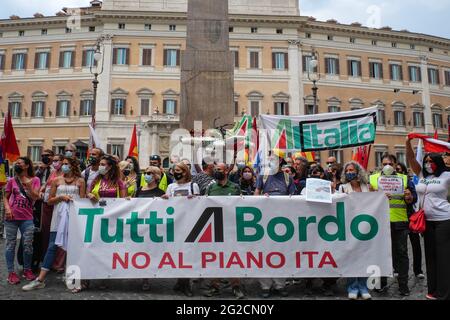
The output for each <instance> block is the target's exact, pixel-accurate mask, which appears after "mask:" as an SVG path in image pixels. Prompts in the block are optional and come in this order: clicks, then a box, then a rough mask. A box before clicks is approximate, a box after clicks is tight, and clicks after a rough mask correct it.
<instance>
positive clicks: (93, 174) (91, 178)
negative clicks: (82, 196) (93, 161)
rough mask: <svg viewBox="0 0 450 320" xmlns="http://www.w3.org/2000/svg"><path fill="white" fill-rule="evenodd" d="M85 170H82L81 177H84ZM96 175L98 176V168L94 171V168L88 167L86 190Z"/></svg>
mask: <svg viewBox="0 0 450 320" xmlns="http://www.w3.org/2000/svg"><path fill="white" fill-rule="evenodd" d="M86 170H88V169H86ZM86 170H84V171H83V172H82V173H81V176H82V177H83V179H84V178H85V173H86ZM97 177H98V170H97V171H94V170H92V168H89V177H88V180H87V185H86V190H90V189H91V184H92V182H93V181H94V180H95V179H96V178H97Z"/></svg>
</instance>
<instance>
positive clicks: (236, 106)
mask: <svg viewBox="0 0 450 320" xmlns="http://www.w3.org/2000/svg"><path fill="white" fill-rule="evenodd" d="M234 115H235V116H240V114H239V102H238V101H235V102H234Z"/></svg>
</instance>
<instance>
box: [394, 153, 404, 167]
mask: <svg viewBox="0 0 450 320" xmlns="http://www.w3.org/2000/svg"><path fill="white" fill-rule="evenodd" d="M395 156H396V157H397V163H402V164H406V156H405V153H404V152H402V151H397V152H396V154H395Z"/></svg>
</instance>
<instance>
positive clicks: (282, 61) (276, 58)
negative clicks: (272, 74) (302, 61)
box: [272, 52, 289, 70]
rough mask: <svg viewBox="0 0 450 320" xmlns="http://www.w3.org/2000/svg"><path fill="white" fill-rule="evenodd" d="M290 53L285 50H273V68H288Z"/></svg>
mask: <svg viewBox="0 0 450 320" xmlns="http://www.w3.org/2000/svg"><path fill="white" fill-rule="evenodd" d="M288 64H289V61H288V54H287V53H285V52H273V53H272V68H273V69H275V70H287V69H288Z"/></svg>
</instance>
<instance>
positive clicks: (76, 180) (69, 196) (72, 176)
mask: <svg viewBox="0 0 450 320" xmlns="http://www.w3.org/2000/svg"><path fill="white" fill-rule="evenodd" d="M78 163H79V162H78V160H77V159H74V158H68V157H64V159H63V161H62V168H61V170H62V172H63V175H62V176H60V177H57V178H55V179H54V180H53V182H52V186H51V189H50V195H49V198H48V204H49V205H51V206H54V210H53V215H52V220H51V226H50V240H49V245H48V248H47V252H46V254H45V257H44V261H43V264H42V267H41V272H40V273H39V276H38V277H37V279H36V280H34V281H32V282H30V283H29V284H27V285H25V286H24V287H22V290H23V291H32V290H36V289H43V288H45V278H46V276H47V274H48V272H49V271H50V269H51V267H52V265H53V262H54V260H55V257H56V250H57V248H58V247H61V244H60V243H59V241H58V240H59V239H61V238H64V237H66V235H64V234H61V233H64V230H65V229H66V226H65V224H67V223H68V216H69V208H70V207H69V203H70V202H72V201H73V200H76V199H80V198H84V197H85V190H86V187H85V182H84V179H83V178H82V177H81V171H80V168H79V164H78ZM74 290H75V291H74V292H79V291H80V290H81V289H78V288H77V289H74Z"/></svg>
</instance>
